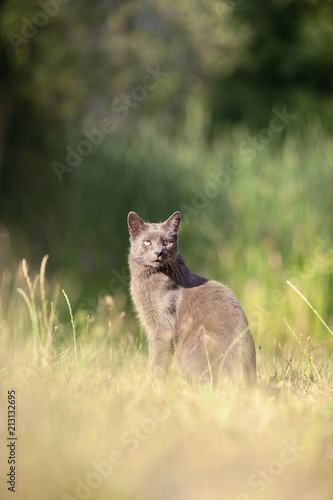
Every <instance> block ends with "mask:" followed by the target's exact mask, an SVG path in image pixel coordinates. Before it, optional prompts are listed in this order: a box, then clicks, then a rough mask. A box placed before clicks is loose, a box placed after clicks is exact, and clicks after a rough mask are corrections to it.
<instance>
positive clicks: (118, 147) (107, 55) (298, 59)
mask: <svg viewBox="0 0 333 500" xmlns="http://www.w3.org/2000/svg"><path fill="white" fill-rule="evenodd" d="M0 18H1V26H0V65H1V76H0V107H1V115H0V224H1V227H0V232H1V235H2V236H1V240H0V250H1V253H0V259H1V263H2V266H3V267H4V266H15V265H16V263H17V261H18V260H19V259H21V258H23V257H25V258H26V259H27V260H28V262H29V263H30V265H31V266H32V267H34V268H37V267H38V266H39V264H40V262H41V259H42V257H43V255H44V254H46V253H47V254H49V256H50V258H49V262H48V268H47V269H48V275H49V277H50V276H52V277H53V278H52V279H59V280H61V282H62V285H63V286H64V287H67V289H69V292H68V293H69V296H70V297H71V300H72V301H73V306H74V307H77V306H80V305H81V306H82V305H85V306H87V305H89V300H90V304H91V305H93V303H94V299H95V298H96V297H98V295H99V294H102V293H106V292H107V293H110V294H111V295H113V294H115V293H116V292H121V291H126V286H127V285H126V282H127V281H126V280H127V276H128V272H127V267H126V260H127V255H126V254H127V247H128V234H127V224H126V217H127V213H128V212H129V210H135V211H137V212H138V213H139V214H140V215H141V217H143V218H145V219H147V220H150V221H160V220H164V219H166V218H167V217H168V216H169V215H170V214H171V213H172V212H174V211H175V210H178V209H180V210H181V211H182V212H183V215H184V211H185V215H186V213H187V210H188V207H192V208H193V207H194V210H193V213H192V214H191V215H190V216H189V217H185V220H184V221H183V224H182V237H181V250H182V253H183V254H184V256H185V257H186V260H187V261H188V262H189V264H191V265H192V266H193V267H194V266H195V269H193V270H195V271H196V272H202V273H208V274H210V277H212V275H213V274H214V275H215V277H216V278H220V279H224V278H228V279H229V281H231V284H234V282H235V283H241V282H243V283H244V282H245V281H246V280H249V279H250V280H251V276H256V279H258V280H259V281H260V280H265V279H266V277H267V276H268V274H269V272H271V273H273V274H274V273H278V275H279V278H278V279H280V278H281V276H284V273H286V272H287V270H289V273H290V272H291V271H290V269H291V268H292V266H296V267H297V266H298V268H299V269H302V268H303V267H304V266H305V262H306V260H307V259H309V256H310V258H311V255H312V252H313V250H314V248H315V247H316V246H318V242H317V239H318V238H322V241H324V243H325V245H326V246H328V247H329V245H330V238H331V234H332V226H333V224H332V220H333V218H332V166H331V158H332V156H331V152H332V139H331V134H332V132H333V128H332V124H333V120H332V118H333V108H332V82H333V71H332V61H333V59H332V48H333V44H332V39H333V34H332V27H333V7H332V4H331V2H330V1H316V0H311V1H310V0H309V1H306V0H305V1H302V2H301V1H294V0H268V1H265V2H262V1H259V0H252V1H251V2H250V1H248V0H243V1H242V0H240V1H236V0H234V1H231V0H230V1H226V2H222V1H211V2H206V1H203V2H189V1H186V0H180V1H179V0H177V1H176V0H169V1H157V2H152V1H141V2H137V1H130V0H122V1H112V2H111V1H105V0H96V1H95V2H93V3H92V2H88V1H87V0H81V1H80V2H78V1H75V0H70V1H67V2H66V1H65V2H57V1H56V0H50V1H45V2H43V1H40V2H29V4H28V3H27V2H23V1H22V0H11V1H3V2H2V3H1V10H0ZM152 71H155V73H156V71H157V72H158V71H160V72H162V73H163V75H162V76H160V77H157V78H160V80H156V79H155V80H154V79H153V78H150V79H149V80H148V77H147V79H146V80H145V77H146V76H147V75H148V74H151V72H152ZM147 81H149V84H150V85H151V86H153V83H154V82H157V83H158V85H157V86H156V87H155V88H153V89H151V90H149V89H148V90H147V89H144V90H142V86H143V82H147ZM137 87H139V89H138V88H137ZM126 95H129V96H130V97H129V98H130V101H129V104H124V100H125V103H126V99H128V97H126ZM124 96H125V97H124ZM133 96H134V97H133ZM117 99H119V100H120V102H119V101H117ZM121 106H122V108H121ZM273 110H275V112H278V113H280V114H281V113H282V114H283V113H285V112H286V113H289V114H292V115H293V116H295V118H293V119H290V120H289V122H288V124H286V126H285V127H284V128H283V130H281V132H279V133H275V135H274V134H273V135H272V137H271V136H270V135H267V127H268V125H269V123H270V120H271V119H272V117H273V116H275V115H274V111H273ZM104 119H112V121H113V126H114V130H113V131H112V132H111V133H108V134H104V135H102V140H101V141H100V138H101V135H100V134H98V133H97V135H96V132H95V135H94V132H92V131H93V130H96V129H98V128H99V124H100V122H101V120H104ZM263 130H264V131H263ZM265 130H266V132H265ZM84 131H86V132H90V133H92V135H91V136H90V137H91V138H92V139H91V140H92V141H95V143H96V144H93V145H90V146H89V144H88V146H87V144H86V143H85V145H83V146H82V144H81V150H80V151H81V152H82V151H83V152H85V156H83V153H82V156H81V159H80V157H79V156H80V155H79V156H75V157H74V156H73V153H72V156H71V159H72V165H69V164H68V162H67V164H66V155H67V154H68V151H69V150H70V151H73V150H74V151H76V153H78V148H80V146H79V144H80V142H82V141H84V140H87V137H86V136H85V135H84ZM260 134H261V135H260ZM267 137H268V139H269V141H268V142H269V143H267ZM251 138H252V139H251ZM255 138H257V141H258V140H259V146H258V147H257V146H254V149H253V144H255V143H253V142H252V143H251V140H252V141H253V140H254V139H255ZM258 138H259V139H258ZM260 138H261V139H262V141H261V142H260V140H261V139H260ZM99 141H100V143H98V142H99ZM265 141H266V142H265ZM97 143H98V144H97ZM251 144H252V146H251ZM257 144H258V142H257ZM249 145H250V146H251V147H252V153H253V152H254V156H255V158H252V157H251V158H250V157H249V156H248V157H247V158H246V156H243V157H241V158H240V151H243V152H244V149H246V148H248V147H250V146H249ZM68 147H69V150H68V149H66V148H68ZM251 147H250V149H251ZM82 148H83V149H82ZM84 148H86V149H84ZM87 148H88V149H87ZM89 148H90V149H89ZM242 148H243V149H242ZM246 160H251V163H250V164H249V162H248V163H246ZM232 161H240V165H241V167H242V168H241V169H240V170H241V173H240V174H238V173H237V175H234V174H233V173H232V174H230V175H229V185H226V186H225V187H223V188H221V189H220V190H219V192H218V195H216V196H212V198H211V199H210V198H209V200H208V204H207V197H206V200H205V199H204V198H202V196H201V198H200V195H198V192H200V193H204V192H205V189H206V190H207V189H209V188H207V183H208V182H209V179H210V177H209V176H210V173H211V172H212V171H213V172H215V173H216V172H221V171H224V170H225V169H228V168H229V167H228V165H230V162H232ZM55 162H57V164H56V165H57V166H56V171H55V167H54V166H55ZM242 162H243V163H242ZM75 163H77V166H74V167H73V165H74V164H75ZM59 164H62V167H59ZM59 169H60V170H59ZM62 169H65V170H62ZM196 196H197V197H198V198H195V197H196ZM206 205H207V206H206ZM189 221H190V222H189ZM1 247H2V248H1ZM263 255H264V259H266V260H267V259H268V261H267V262H268V263H269V264H267V266H266V264H262V259H261V257H262V256H263ZM274 256H275V257H274ZM274 258H275V260H274ZM266 260H265V262H266ZM272 263H273V264H272ZM274 263H275V264H274ZM281 263H282V264H281ZM265 266H266V267H265ZM274 266H275V267H274ZM238 274H239V278H240V279H239V280H238V278H237V276H238ZM326 274H327V272H326ZM269 279H270V278H267V280H269ZM325 283H326V285H325V287H326V289H325V297H327V300H326V302H325V304H323V307H324V309H325V310H326V312H327V314H328V313H329V310H330V308H331V305H332V304H331V300H330V299H329V296H331V295H332V294H331V293H329V290H332V280H331V278H330V277H329V276H328V277H327V280H326V281H325ZM250 284H251V281H250ZM236 286H237V285H236ZM249 286H250V285H249ZM240 293H242V292H240Z"/></svg>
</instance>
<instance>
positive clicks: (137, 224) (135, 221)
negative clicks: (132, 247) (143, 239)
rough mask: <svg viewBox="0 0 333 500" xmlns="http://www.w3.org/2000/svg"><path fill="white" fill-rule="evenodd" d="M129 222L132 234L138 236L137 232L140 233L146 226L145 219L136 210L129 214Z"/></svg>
mask: <svg viewBox="0 0 333 500" xmlns="http://www.w3.org/2000/svg"><path fill="white" fill-rule="evenodd" d="M127 223H128V230H129V233H130V235H131V236H136V235H137V234H139V233H140V232H141V231H142V230H143V228H144V226H145V223H144V222H143V220H142V219H141V218H140V217H139V216H138V214H136V213H135V212H130V213H129V214H128V217H127Z"/></svg>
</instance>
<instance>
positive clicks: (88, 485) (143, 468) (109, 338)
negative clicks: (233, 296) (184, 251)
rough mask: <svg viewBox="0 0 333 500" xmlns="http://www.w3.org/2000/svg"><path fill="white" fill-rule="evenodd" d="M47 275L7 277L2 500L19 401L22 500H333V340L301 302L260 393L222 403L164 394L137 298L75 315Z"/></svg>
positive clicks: (267, 348)
mask: <svg viewBox="0 0 333 500" xmlns="http://www.w3.org/2000/svg"><path fill="white" fill-rule="evenodd" d="M45 266H46V258H45V259H44V260H43V263H42V266H41V270H40V273H39V275H38V276H37V277H35V278H34V279H32V278H31V277H30V276H29V274H28V273H29V271H28V267H27V264H26V263H23V265H21V266H20V268H19V270H18V272H17V275H16V276H15V277H14V276H11V275H10V273H9V272H8V271H6V272H3V274H2V285H1V287H0V294H1V304H2V306H1V316H0V348H1V349H0V362H1V365H0V377H1V378H0V379H1V387H2V391H1V404H0V408H1V415H0V422H1V428H2V434H3V439H2V440H1V476H0V487H1V498H13V493H10V492H8V491H7V490H6V478H5V474H6V473H7V468H8V466H7V463H6V452H7V449H6V441H5V438H6V437H7V431H6V428H7V422H6V418H7V391H8V390H12V389H14V390H15V391H16V406H17V416H16V418H17V436H18V441H17V493H16V494H15V498H17V499H19V500H30V499H31V500H39V499H45V498H47V499H50V500H53V499H54V500H55V499H69V498H90V499H96V500H104V499H105V500H109V499H110V498H112V499H119V500H122V499H126V500H127V499H131V500H137V499H138V500H139V499H145V500H150V499H151V500H156V499H161V500H164V499H165V500H169V499H178V498H179V499H187V498H190V499H193V500H196V499H198V500H199V499H200V500H201V499H202V498H205V499H208V500H211V499H221V498H227V499H228V500H229V499H235V500H236V499H237V500H245V499H250V498H251V499H253V498H265V499H266V498H267V499H273V500H274V499H286V500H287V499H290V498H302V500H303V499H305V500H307V499H309V500H312V499H313V498H316V499H327V500H329V499H331V498H332V494H333V477H332V465H333V430H332V429H333V380H332V358H331V357H330V352H331V349H330V347H331V340H332V337H331V334H330V332H329V331H328V329H329V327H328V329H327V328H325V326H324V325H323V324H322V322H321V321H320V319H319V318H318V317H317V316H316V314H314V312H313V311H312V310H311V308H309V306H308V304H307V303H306V302H305V301H304V300H303V299H302V297H300V295H299V293H297V292H296V291H295V290H293V289H291V288H290V287H289V286H288V285H287V284H286V288H285V290H284V297H283V301H281V302H280V304H279V305H278V306H275V308H274V309H273V310H272V311H271V312H270V314H271V317H272V318H271V320H272V321H274V322H278V325H279V326H276V327H275V330H274V329H273V333H272V335H271V336H270V339H269V340H268V339H267V338H266V341H265V342H264V343H263V344H262V345H261V344H260V347H259V343H258V342H257V357H258V387H257V388H255V389H253V390H251V391H249V390H246V391H245V390H239V391H235V390H232V389H231V388H228V387H227V386H224V387H221V388H219V389H216V390H212V389H211V387H210V385H209V384H207V385H196V384H194V385H191V384H188V383H187V382H185V381H183V380H179V379H178V380H176V379H174V378H173V377H172V376H171V377H170V379H169V380H168V381H167V382H166V383H165V384H163V383H156V385H155V386H153V387H152V386H151V385H150V384H149V382H148V358H147V355H146V352H145V346H142V340H143V339H142V336H141V335H142V332H141V333H140V329H139V327H138V325H137V324H136V323H133V322H132V321H131V319H130V318H127V315H126V314H125V313H124V311H123V310H122V306H123V305H124V301H123V298H119V297H118V298H117V297H114V298H112V297H110V296H105V297H104V298H101V299H100V300H99V303H98V306H97V308H96V311H95V312H94V314H93V315H91V316H85V313H84V312H83V311H81V312H78V313H77V314H74V315H73V314H72V308H71V304H70V296H69V295H67V294H66V293H64V296H62V295H59V287H55V286H52V284H50V283H49V282H48V281H47V280H45ZM60 285H61V284H60ZM17 287H19V289H20V290H21V291H19V292H18V291H17ZM57 301H58V304H59V307H60V306H61V307H63V309H64V311H66V310H67V316H68V322H66V321H64V322H61V321H60V320H59V317H58V315H57V308H56V307H55V304H56V302H57ZM311 305H312V304H311ZM315 305H316V304H314V305H312V307H315ZM248 306H249V304H247V307H248ZM315 308H317V307H315ZM309 313H310V314H311V315H312V316H313V322H312V324H313V325H314V326H313V329H311V330H310V329H309V325H310V322H309V321H308V317H309V316H308V314H309ZM318 314H319V312H318ZM301 318H303V320H304V321H303V323H302V324H303V326H304V329H303V330H302V332H301V331H300V330H299V324H300V323H301ZM304 318H305V319H304ZM271 320H268V321H267V324H270V321H271ZM278 328H283V329H284V334H283V335H281V336H280V337H277V336H274V332H276V331H278ZM311 328H312V327H311ZM324 331H325V332H326V333H327V335H328V338H326V337H325V334H324ZM302 333H303V334H302ZM257 335H258V332H257V331H255V332H254V336H255V337H256V336H257ZM324 337H325V340H326V342H323V339H324ZM327 340H328V341H327ZM79 485H80V487H79Z"/></svg>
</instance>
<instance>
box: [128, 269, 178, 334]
mask: <svg viewBox="0 0 333 500" xmlns="http://www.w3.org/2000/svg"><path fill="white" fill-rule="evenodd" d="M131 291H132V297H133V300H134V303H135V306H136V309H137V311H138V313H139V316H140V319H141V321H142V323H143V325H144V327H145V328H146V330H148V331H152V330H165V331H174V329H175V326H176V321H177V312H178V307H179V303H180V297H181V288H180V287H178V286H176V285H175V284H174V283H173V282H172V281H171V280H170V279H168V278H167V277H164V276H163V277H160V276H158V277H155V276H152V277H150V278H149V279H146V280H142V281H141V282H139V283H134V284H133V283H132V286H131Z"/></svg>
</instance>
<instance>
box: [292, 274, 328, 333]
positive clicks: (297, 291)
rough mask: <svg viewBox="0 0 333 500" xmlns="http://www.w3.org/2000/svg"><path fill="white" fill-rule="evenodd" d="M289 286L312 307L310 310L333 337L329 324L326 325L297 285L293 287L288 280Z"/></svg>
mask: <svg viewBox="0 0 333 500" xmlns="http://www.w3.org/2000/svg"><path fill="white" fill-rule="evenodd" d="M287 284H288V285H289V286H290V287H291V288H292V289H293V290H294V291H295V292H296V293H297V294H298V295H299V296H300V297H301V299H302V300H304V302H305V303H306V304H307V305H308V306H309V307H310V309H311V310H312V311H313V312H314V313H315V315H316V316H317V318H318V319H320V321H321V322H322V324H323V325H324V326H325V328H326V329H327V330H328V331H329V332H330V334H331V335H332V337H333V332H332V330H331V329H330V327H329V326H328V324H327V323H325V321H324V320H323V318H322V317H321V316H320V314H319V313H318V312H317V311H316V309H315V308H314V307H313V306H312V305H311V304H310V302H309V301H308V299H307V298H306V297H304V295H303V294H302V293H301V292H300V291H299V290H298V289H297V288H296V287H295V285H293V284H292V283H290V281H288V280H287Z"/></svg>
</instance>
